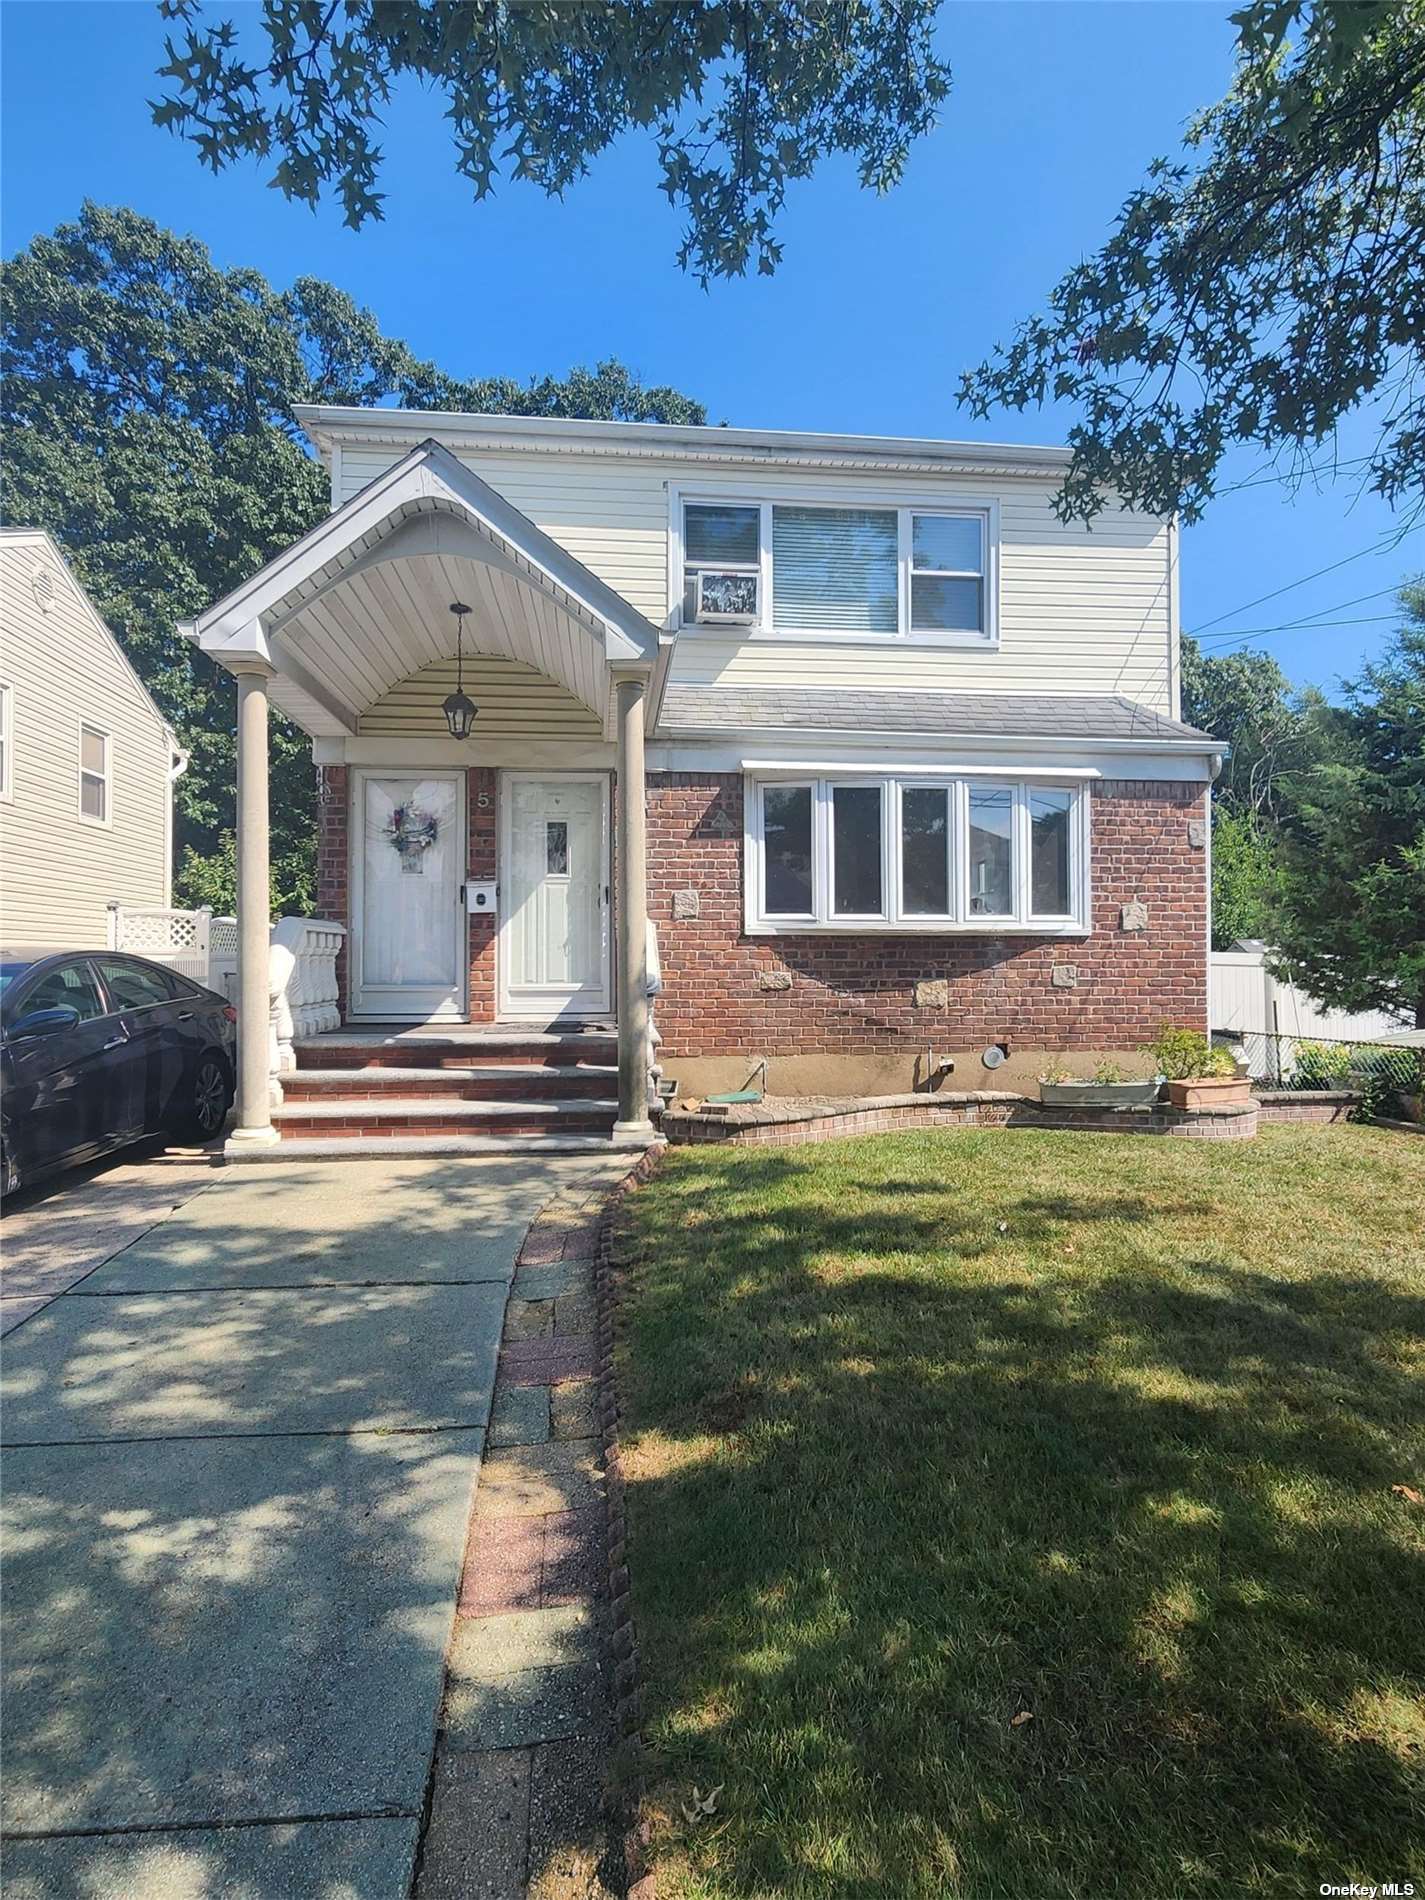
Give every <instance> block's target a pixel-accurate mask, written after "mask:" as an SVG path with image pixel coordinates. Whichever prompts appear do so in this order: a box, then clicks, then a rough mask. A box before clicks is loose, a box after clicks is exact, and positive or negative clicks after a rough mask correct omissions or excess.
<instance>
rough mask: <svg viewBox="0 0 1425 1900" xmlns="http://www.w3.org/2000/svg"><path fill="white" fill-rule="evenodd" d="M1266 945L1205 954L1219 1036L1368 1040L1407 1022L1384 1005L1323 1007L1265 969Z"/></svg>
mask: <svg viewBox="0 0 1425 1900" xmlns="http://www.w3.org/2000/svg"><path fill="white" fill-rule="evenodd" d="M1269 954H1270V953H1269V952H1268V951H1267V950H1266V949H1265V948H1253V949H1250V950H1249V949H1236V950H1214V951H1213V953H1212V955H1211V956H1210V957H1209V959H1208V980H1207V995H1208V1020H1209V1024H1210V1027H1211V1028H1212V1029H1213V1030H1214V1031H1215V1032H1217V1033H1219V1034H1223V1035H1239V1036H1304V1037H1320V1038H1321V1039H1322V1040H1323V1041H1330V1042H1370V1041H1372V1040H1374V1038H1375V1037H1377V1036H1384V1035H1389V1034H1390V1032H1391V1031H1392V1030H1395V1029H1400V1028H1402V1027H1404V1026H1405V1023H1406V1018H1405V1017H1404V1016H1392V1015H1391V1014H1390V1013H1389V1012H1388V1011H1385V1010H1367V1011H1361V1012H1352V1011H1350V1010H1343V1009H1327V1008H1325V1007H1324V1006H1323V1005H1322V1004H1320V1003H1318V1002H1316V1001H1315V1000H1314V999H1313V998H1312V997H1310V996H1308V995H1307V994H1306V992H1305V991H1304V990H1301V989H1298V988H1297V986H1296V984H1294V983H1291V982H1284V981H1282V980H1281V979H1279V978H1277V977H1274V976H1272V975H1271V973H1270V972H1269V971H1268V969H1267V957H1268V955H1269Z"/></svg>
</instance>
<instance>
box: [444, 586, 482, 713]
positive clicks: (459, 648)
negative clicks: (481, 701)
mask: <svg viewBox="0 0 1425 1900" xmlns="http://www.w3.org/2000/svg"><path fill="white" fill-rule="evenodd" d="M450 611H451V612H452V613H453V614H454V615H455V691H454V692H453V693H448V694H447V695H446V697H445V698H444V699H443V700H442V701H441V702H440V710H441V711H442V712H443V713H444V714H445V723H446V725H447V726H449V728H450V736H451V738H452V739H468V738H469V737H470V729H471V727H472V726H473V725H474V724H475V718H476V715H477V713H478V712H479V711H480V708H479V707H478V706H477V705H476V704H475V702H474V700H473V699H470V698H468V697H467V695H466V692H465V639H464V635H465V616H466V614H468V613H469V611H470V609H469V608H468V607H467V606H466V605H465V602H464V601H463V600H453V601H451V603H450Z"/></svg>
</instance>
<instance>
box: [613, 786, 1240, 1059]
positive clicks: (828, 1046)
mask: <svg viewBox="0 0 1425 1900" xmlns="http://www.w3.org/2000/svg"><path fill="white" fill-rule="evenodd" d="M1206 806H1207V801H1206V794H1205V792H1204V790H1203V788H1202V787H1201V786H1200V785H1185V784H1177V783H1173V782H1163V783H1159V782H1145V781H1138V780H1116V781H1104V782H1101V783H1098V784H1095V785H1094V786H1093V788H1092V813H1091V831H1092V842H1091V864H1092V878H1093V926H1094V927H1093V932H1092V935H1090V936H1089V937H1087V938H1082V937H1076V938H1072V939H1067V940H1066V939H1062V938H1049V939H1045V938H1035V937H1033V936H1006V937H991V936H985V937H980V936H948V935H947V936H943V937H935V936H858V935H855V934H854V933H849V934H847V935H844V936H840V935H838V936H804V937H796V936H788V937H765V938H759V937H747V936H745V935H744V934H743V929H742V915H743V912H742V849H743V846H742V777H741V775H740V774H735V773H683V772H679V773H655V774H650V779H649V795H648V807H649V809H648V887H649V914H650V915H651V916H652V917H653V918H654V920H655V922H656V923H657V926H658V937H659V947H660V951H661V954H662V962H663V981H664V994H663V995H662V997H660V999H659V1002H658V1010H657V1015H658V1027H659V1030H660V1032H661V1034H662V1036H663V1041H664V1050H665V1054H666V1055H667V1056H669V1057H697V1056H716V1055H725V1054H732V1053H738V1054H747V1055H759V1054H771V1053H777V1054H783V1055H795V1054H802V1053H834V1054H842V1055H851V1054H862V1053H867V1054H869V1053H874V1052H878V1051H885V1050H888V1049H904V1050H906V1051H907V1052H908V1053H909V1052H910V1051H913V1050H915V1049H920V1048H923V1047H924V1046H925V1045H926V1043H927V1042H929V1041H935V1042H937V1043H939V1044H940V1045H941V1046H942V1047H970V1046H974V1045H977V1044H984V1043H991V1042H997V1041H999V1040H1001V1039H1002V1038H1006V1037H1008V1038H1012V1039H1013V1040H1014V1041H1015V1042H1017V1043H1019V1044H1021V1045H1023V1046H1025V1047H1033V1048H1040V1049H1060V1048H1063V1049H1072V1048H1081V1049H1114V1048H1125V1047H1130V1046H1136V1045H1137V1044H1139V1043H1142V1042H1145V1041H1147V1040H1148V1039H1149V1038H1150V1037H1151V1036H1152V1035H1153V1034H1154V1032H1155V1031H1156V1030H1157V1029H1158V1027H1159V1026H1160V1025H1161V1024H1162V1023H1164V1022H1176V1023H1187V1024H1193V1025H1203V1024H1204V1023H1205V1020H1206V1013H1207V951H1206V940H1207V863H1206V852H1205V849H1204V848H1203V846H1202V844H1201V843H1197V844H1194V843H1193V842H1192V840H1191V837H1190V834H1189V824H1190V821H1192V820H1202V819H1203V818H1205V816H1206ZM1197 835H1198V836H1199V838H1201V836H1202V834H1201V831H1200V830H1199V831H1198V833H1197ZM689 890H695V891H696V892H697V893H698V909H699V915H698V916H697V917H696V918H692V919H688V918H675V917H674V915H673V911H674V903H673V894H674V892H675V891H689ZM1133 902H1136V903H1141V904H1142V905H1144V906H1145V907H1146V911H1147V922H1146V927H1145V928H1143V929H1141V930H1135V931H1130V930H1126V929H1125V928H1124V927H1123V922H1122V914H1121V913H1122V906H1123V905H1125V904H1127V903H1133ZM1055 965H1061V966H1066V965H1071V966H1073V969H1074V971H1075V973H1076V982H1075V986H1074V987H1073V988H1059V987H1056V986H1055V985H1054V984H1053V983H1052V981H1051V971H1052V969H1053V968H1054V966H1055ZM773 972H776V973H785V974H788V975H790V977H791V987H790V988H789V989H776V988H764V987H762V982H764V981H765V980H766V978H767V976H768V974H769V973H773ZM937 978H944V979H948V982H949V988H948V1006H946V1007H939V1006H926V1005H917V1003H916V1001H915V988H916V985H917V984H918V983H921V982H925V981H930V980H934V979H937Z"/></svg>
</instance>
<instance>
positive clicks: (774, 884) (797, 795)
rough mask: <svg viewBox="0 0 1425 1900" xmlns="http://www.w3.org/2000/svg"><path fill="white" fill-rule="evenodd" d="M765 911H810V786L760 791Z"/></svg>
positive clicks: (771, 914)
mask: <svg viewBox="0 0 1425 1900" xmlns="http://www.w3.org/2000/svg"><path fill="white" fill-rule="evenodd" d="M762 845H763V858H764V860H765V864H766V885H767V888H766V893H765V898H766V913H767V915H768V916H769V917H805V916H808V915H809V914H810V912H811V908H812V902H811V787H810V785H768V786H766V787H765V788H764V789H763V793H762Z"/></svg>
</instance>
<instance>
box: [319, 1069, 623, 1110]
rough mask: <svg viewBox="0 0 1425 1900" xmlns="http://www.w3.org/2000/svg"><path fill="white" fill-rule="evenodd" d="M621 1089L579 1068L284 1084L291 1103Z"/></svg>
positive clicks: (341, 1072) (544, 1095) (336, 1075)
mask: <svg viewBox="0 0 1425 1900" xmlns="http://www.w3.org/2000/svg"><path fill="white" fill-rule="evenodd" d="M617 1089H618V1070H617V1068H616V1067H604V1066H603V1065H598V1066H596V1065H595V1064H593V1063H589V1064H587V1065H580V1064H574V1065H571V1066H564V1065H560V1066H555V1065H552V1064H551V1065H550V1066H549V1067H548V1068H539V1067H537V1066H536V1065H534V1064H517V1063H512V1062H503V1063H482V1064H479V1065H476V1064H474V1063H466V1064H464V1065H462V1066H461V1067H459V1068H455V1067H450V1068H440V1069H435V1068H397V1067H396V1066H395V1065H394V1064H392V1065H391V1066H389V1067H388V1066H386V1065H385V1064H373V1065H372V1066H371V1067H369V1068H350V1069H337V1068H316V1069H299V1070H297V1072H296V1073H295V1074H294V1075H290V1076H288V1077H286V1078H285V1079H284V1081H283V1095H284V1096H285V1098H286V1100H287V1101H288V1102H299V1101H300V1102H309V1101H326V1100H329V1099H331V1098H334V1097H340V1098H341V1099H343V1100H345V1101H352V1102H358V1101H384V1100H387V1099H389V1098H391V1097H395V1096H400V1097H404V1098H406V1099H407V1100H415V1099H417V1098H420V1099H429V1100H441V1101H466V1102H479V1101H506V1102H508V1101H528V1100H537V1101H546V1102H550V1101H559V1102H567V1101H571V1100H583V1099H586V1098H588V1097H591V1096H592V1097H596V1098H604V1099H612V1098H613V1097H614V1096H615V1095H616V1093H617Z"/></svg>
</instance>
